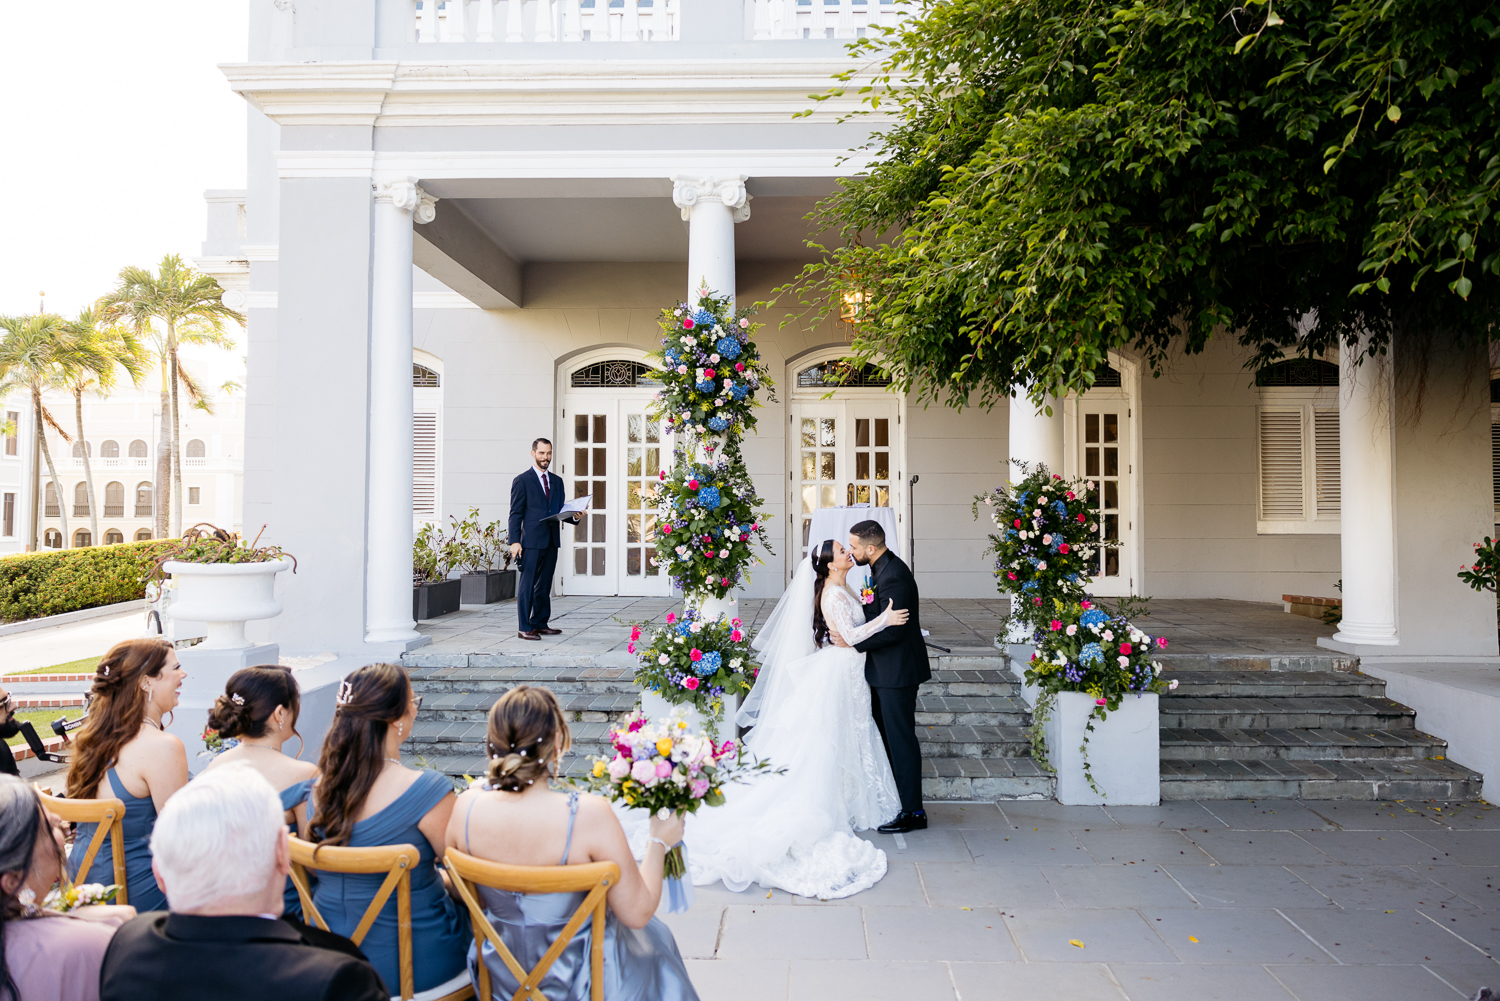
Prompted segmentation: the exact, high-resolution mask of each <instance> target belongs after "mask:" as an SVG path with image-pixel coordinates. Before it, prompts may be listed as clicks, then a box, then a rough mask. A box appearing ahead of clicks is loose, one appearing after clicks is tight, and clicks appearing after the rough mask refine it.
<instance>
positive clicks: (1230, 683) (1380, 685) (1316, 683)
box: [1162, 665, 1385, 699]
mask: <svg viewBox="0 0 1500 1001" xmlns="http://www.w3.org/2000/svg"><path fill="white" fill-rule="evenodd" d="M1162 678H1163V679H1169V680H1170V679H1175V680H1176V681H1177V688H1176V690H1175V691H1173V692H1172V695H1171V697H1172V698H1222V697H1231V698H1240V697H1248V698H1264V699H1280V698H1347V697H1350V696H1356V697H1363V698H1382V697H1384V695H1385V682H1384V681H1381V680H1380V679H1379V678H1372V677H1370V676H1369V675H1367V674H1342V673H1335V672H1332V671H1178V670H1174V669H1172V668H1167V667H1165V665H1163V671H1162Z"/></svg>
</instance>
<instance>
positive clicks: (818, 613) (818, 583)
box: [807, 539, 833, 647]
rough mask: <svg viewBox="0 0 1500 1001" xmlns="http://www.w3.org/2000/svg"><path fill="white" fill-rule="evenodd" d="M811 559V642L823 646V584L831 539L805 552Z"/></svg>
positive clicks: (830, 558)
mask: <svg viewBox="0 0 1500 1001" xmlns="http://www.w3.org/2000/svg"><path fill="white" fill-rule="evenodd" d="M807 557H808V559H810V560H812V565H813V575H814V577H815V578H816V579H815V580H814V581H813V642H814V643H816V644H818V646H820V647H823V646H827V645H828V639H829V636H828V622H827V621H826V620H825V619H824V618H823V585H824V584H826V583H827V582H828V567H829V565H830V564H831V563H833V540H832V539H827V540H825V541H824V543H823V545H821V546H819V547H818V548H817V549H814V550H813V551H812V552H810V553H808V554H807Z"/></svg>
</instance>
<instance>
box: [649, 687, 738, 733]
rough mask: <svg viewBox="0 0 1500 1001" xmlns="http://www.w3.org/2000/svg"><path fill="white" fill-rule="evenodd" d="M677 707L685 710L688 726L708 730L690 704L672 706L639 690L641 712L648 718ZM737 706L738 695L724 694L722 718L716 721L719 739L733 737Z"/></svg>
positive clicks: (658, 717)
mask: <svg viewBox="0 0 1500 1001" xmlns="http://www.w3.org/2000/svg"><path fill="white" fill-rule="evenodd" d="M678 708H684V709H686V710H687V723H688V726H690V727H692V728H693V729H695V730H697V731H698V732H699V733H707V732H708V730H707V728H705V727H704V725H703V716H702V714H701V713H699V712H698V710H697V709H694V708H693V707H692V706H681V707H679V706H674V705H672V704H671V703H670V702H668V701H667V700H666V699H664V698H662V697H661V696H660V695H658V694H656V693H655V692H641V712H643V713H645V714H646V716H647V717H649V718H650V719H653V720H656V719H661V718H662V717H663V716H670V715H672V713H673V712H675V711H676V710H677V709H678ZM739 708H740V697H739V696H738V695H729V696H725V698H724V718H723V719H721V720H719V721H718V730H719V738H718V739H719V740H730V739H735V732H736V731H735V728H734V714H735V713H737V712H739Z"/></svg>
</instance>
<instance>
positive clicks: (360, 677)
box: [247, 664, 411, 845]
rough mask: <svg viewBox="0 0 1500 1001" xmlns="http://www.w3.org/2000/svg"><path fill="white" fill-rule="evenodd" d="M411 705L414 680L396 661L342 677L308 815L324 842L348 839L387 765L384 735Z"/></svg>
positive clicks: (331, 842)
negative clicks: (311, 806)
mask: <svg viewBox="0 0 1500 1001" xmlns="http://www.w3.org/2000/svg"><path fill="white" fill-rule="evenodd" d="M247 701H248V699H247ZM410 706H411V681H410V680H408V679H407V677H406V672H405V671H404V670H402V669H401V668H400V667H399V666H397V665H396V664H369V665H366V666H365V667H362V668H360V669H359V670H357V671H355V672H354V673H353V674H351V675H349V676H348V677H347V678H345V679H344V680H343V681H342V682H340V684H339V691H338V697H337V698H336V699H335V705H334V710H333V723H332V725H330V726H329V728H328V736H326V737H324V738H323V753H322V754H321V755H319V756H318V771H319V772H320V773H322V777H321V778H320V779H318V784H317V786H316V788H315V790H314V795H313V800H314V813H313V815H312V816H311V817H309V818H308V824H309V826H310V827H312V828H314V829H315V833H316V834H317V835H318V838H319V840H320V842H321V843H322V844H325V845H344V844H348V842H349V839H350V837H352V836H353V834H354V822H355V819H356V818H357V817H358V816H359V812H360V810H361V809H363V808H364V805H365V798H366V797H367V796H369V795H370V789H371V787H372V786H374V785H375V779H376V778H377V777H378V776H379V775H380V772H381V770H382V769H383V768H385V736H386V734H387V733H389V732H390V729H391V727H393V726H395V725H396V723H397V721H398V720H400V719H401V717H403V716H405V715H406V711H407V709H408V708H409V707H410Z"/></svg>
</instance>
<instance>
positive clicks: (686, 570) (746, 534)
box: [656, 453, 769, 598]
mask: <svg viewBox="0 0 1500 1001" xmlns="http://www.w3.org/2000/svg"><path fill="white" fill-rule="evenodd" d="M658 475H659V477H660V480H661V488H660V502H659V505H660V506H659V508H658V511H659V512H660V513H659V514H658V520H657V529H656V531H657V534H656V545H657V550H656V552H657V556H656V562H657V565H658V566H661V567H664V568H665V569H666V571H667V574H668V576H670V577H671V578H672V583H674V584H676V585H677V586H678V587H679V588H681V589H682V591H683V593H684V594H688V595H693V594H697V595H708V596H712V597H715V598H722V597H724V596H725V595H727V594H728V593H729V592H731V591H733V590H734V589H735V588H737V587H739V586H740V584H742V583H744V582H745V581H746V580H748V579H749V570H750V565H751V564H752V563H754V562H756V561H757V559H758V557H757V556H756V555H755V545H756V544H757V543H759V544H760V545H762V546H766V547H767V548H769V543H768V541H767V539H766V524H765V521H764V520H763V516H762V515H760V514H757V513H756V511H755V506H756V505H757V504H759V503H760V498H759V497H757V496H756V494H755V484H753V483H751V482H750V474H749V472H748V471H747V470H746V469H745V464H744V463H743V462H741V461H739V457H738V456H737V455H730V454H728V453H723V454H720V455H719V456H717V457H715V458H712V459H710V460H709V461H707V462H693V461H691V459H689V458H688V457H686V456H682V455H679V456H678V462H677V464H676V465H674V466H673V467H672V470H671V471H670V472H668V471H667V470H665V469H663V470H662V471H661V472H660V473H659V474H658Z"/></svg>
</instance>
